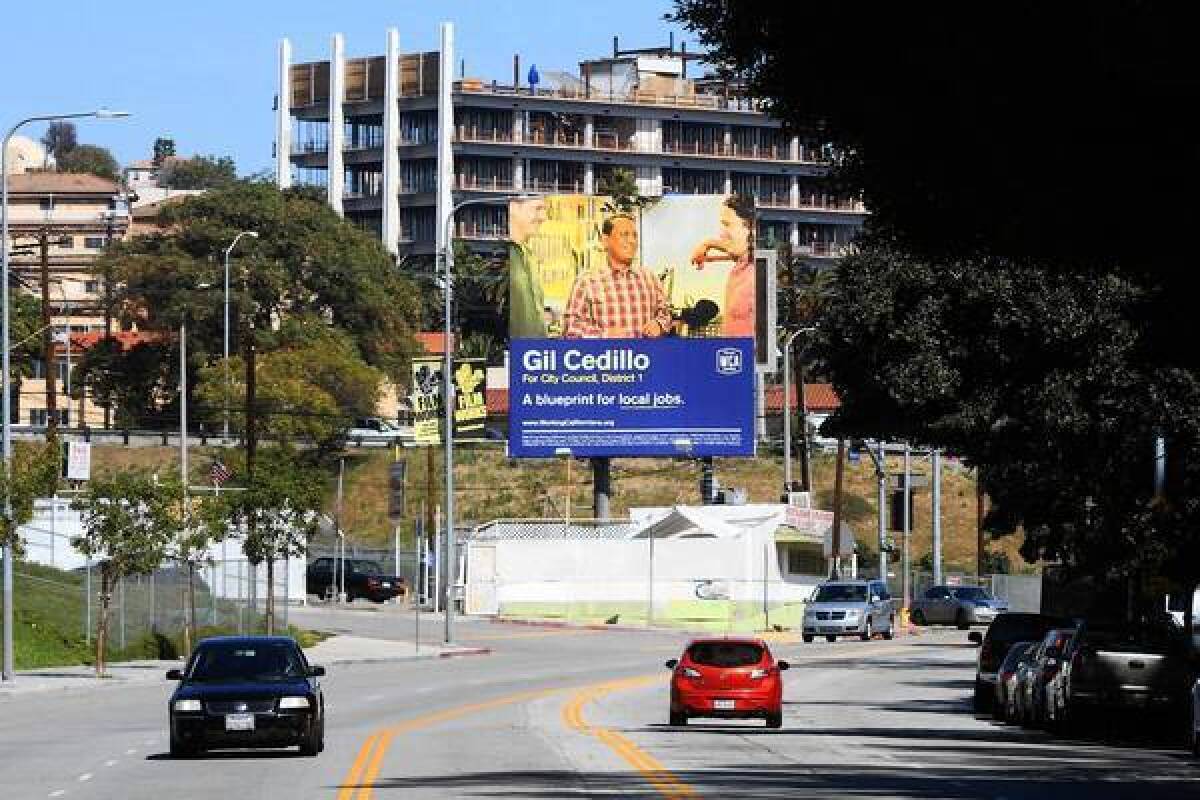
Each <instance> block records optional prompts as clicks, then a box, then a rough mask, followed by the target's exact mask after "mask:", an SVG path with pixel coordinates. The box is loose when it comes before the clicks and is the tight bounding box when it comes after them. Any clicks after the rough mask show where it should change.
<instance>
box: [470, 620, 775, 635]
mask: <svg viewBox="0 0 1200 800" xmlns="http://www.w3.org/2000/svg"><path fill="white" fill-rule="evenodd" d="M490 622H491V623H492V624H493V625H523V626H526V627H530V628H556V629H564V630H574V631H617V632H620V633H677V634H682V635H685V636H711V635H713V632H712V631H706V630H702V629H699V628H666V627H659V626H657V625H656V626H654V627H653V628H647V627H646V626H645V625H620V624H617V625H607V624H604V623H597V622H581V623H575V622H563V621H561V620H556V619H545V620H542V619H513V618H503V617H493V618H492V619H491V620H490ZM757 633H760V632H755V633H748V634H745V635H747V636H754V635H757Z"/></svg>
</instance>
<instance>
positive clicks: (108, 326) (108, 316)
mask: <svg viewBox="0 0 1200 800" xmlns="http://www.w3.org/2000/svg"><path fill="white" fill-rule="evenodd" d="M112 229H113V222H112V217H111V216H108V217H106V220H105V224H104V248H105V250H107V249H108V246H109V245H111V244H112ZM104 346H105V347H108V348H111V347H112V266H111V264H110V263H109V260H108V259H104ZM111 427H112V398H111V397H110V398H108V401H107V402H106V403H105V404H104V429H105V430H108V429H109V428H111Z"/></svg>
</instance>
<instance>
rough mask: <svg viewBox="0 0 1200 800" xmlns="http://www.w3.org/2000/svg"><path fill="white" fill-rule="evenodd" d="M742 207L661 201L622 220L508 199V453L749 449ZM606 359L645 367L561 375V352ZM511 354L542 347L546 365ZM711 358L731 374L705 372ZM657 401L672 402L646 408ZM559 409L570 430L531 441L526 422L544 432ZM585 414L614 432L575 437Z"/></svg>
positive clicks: (605, 210)
mask: <svg viewBox="0 0 1200 800" xmlns="http://www.w3.org/2000/svg"><path fill="white" fill-rule="evenodd" d="M753 209H754V205H753V202H752V201H751V200H749V199H747V198H739V197H731V196H725V195H672V196H666V197H662V198H657V199H654V200H652V201H650V202H648V203H646V204H645V205H644V206H643V207H641V208H637V209H634V210H632V211H629V210H618V209H616V208H615V207H614V205H613V203H612V201H611V200H610V199H608V198H604V197H595V196H587V195H550V196H546V197H541V198H535V199H523V200H517V201H513V202H512V203H511V204H510V207H509V231H510V238H511V242H510V246H509V334H510V338H511V341H512V350H513V354H512V358H511V359H510V378H509V386H510V390H509V391H510V404H509V407H510V426H509V432H510V433H509V450H510V453H511V454H513V455H514V456H522V455H529V456H533V455H545V454H547V452H549V453H550V454H553V451H554V450H555V449H559V450H562V449H568V450H570V451H571V452H572V453H573V454H575V455H580V456H590V455H596V456H599V455H627V456H637V455H646V456H649V455H671V454H675V455H677V454H679V452H680V447H685V448H687V450H688V452H690V453H691V454H694V455H750V454H752V453H753V437H752V435H751V432H752V428H753V402H754V399H753V398H754V389H753V370H754V365H755V352H756V349H762V348H761V347H759V348H756V339H763V338H765V330H763V328H764V326H762V325H761V323H760V321H759V319H758V316H759V315H758V311H759V308H758V307H759V306H760V305H761V298H760V295H761V292H760V291H759V286H758V284H759V282H760V281H759V276H758V272H760V271H761V267H760V265H759V264H758V263H757V262H756V260H755V251H754V215H753ZM760 330H763V334H762V335H759V332H760ZM609 351H611V352H623V353H631V354H632V356H631V358H635V360H636V361H637V363H641V358H642V357H645V358H646V359H648V362H647V363H648V364H650V365H651V366H647V367H646V368H644V369H642V368H638V367H636V365H633V362H630V365H624V366H622V367H621V368H620V369H619V370H617V371H616V372H615V373H614V372H613V371H611V370H606V369H603V368H598V369H594V370H589V369H588V368H586V367H583V368H580V369H578V370H573V369H571V368H570V367H569V366H567V364H568V361H569V358H568V357H569V356H570V354H571V353H581V354H583V356H588V355H599V354H602V353H603V352H609ZM518 352H519V353H522V354H529V356H530V357H531V358H535V357H536V354H537V353H539V352H544V353H546V354H548V355H547V358H550V359H551V360H553V361H554V363H555V365H556V366H555V367H553V368H545V367H544V366H541V367H535V366H534V365H533V363H532V362H530V361H528V360H526V359H525V358H524V357H521V358H518V357H517V353H518ZM721 354H724V355H721ZM581 357H582V356H581ZM721 358H725V359H726V360H727V361H728V362H729V363H733V361H734V360H739V361H738V363H739V364H740V366H741V367H742V368H743V370H744V371H743V372H741V373H738V374H739V375H740V376H741V377H739V378H738V379H736V380H732V379H730V378H731V377H732V375H721V374H720V373H715V372H714V369H715V368H714V366H713V365H715V364H717V363H718V361H719V360H720V359H721ZM585 360H586V359H585ZM543 363H544V362H543ZM685 365H686V367H685ZM627 367H628V368H627ZM588 375H590V376H591V377H587V376H588ZM717 378H721V379H720V380H718V379H717ZM621 380H630V381H633V382H634V383H635V384H636V386H630V385H621V384H620V383H619V381H621ZM587 381H594V384H593V385H592V386H588V385H587ZM531 387H536V388H537V390H538V391H537V392H533V393H532V394H531V393H530V391H529V390H530V389H531ZM581 387H582V388H589V389H594V391H593V392H592V393H591V394H589V395H587V397H588V398H590V399H585V398H584V397H583V396H578V397H577V396H576V393H577V391H578V390H579V389H580V388H581ZM617 389H620V390H621V391H610V390H617ZM633 389H637V390H638V391H637V392H634V391H632V390H633ZM712 392H720V394H719V395H714V394H712ZM518 395H520V396H519V397H518ZM668 397H675V398H680V399H684V400H686V401H685V402H679V403H677V404H674V405H672V404H671V403H670V402H659V401H664V400H665V399H666V398H668ZM555 398H557V399H555ZM646 398H649V404H644V403H642V402H641V400H644V399H646ZM524 400H529V403H528V404H523V402H524ZM560 403H567V404H568V405H567V406H564V405H560ZM586 403H591V405H587V404H586ZM718 407H719V408H721V409H724V411H725V412H726V415H725V416H726V419H731V420H738V421H739V424H740V422H741V421H742V420H746V427H745V429H744V430H742V429H739V430H738V431H737V432H736V435H735V434H734V433H732V432H730V431H726V430H724V429H725V428H728V427H729V425H728V424H725V425H718V424H716V422H717V420H716V418H715V417H714V418H710V417H709V414H708V412H709V410H710V409H716V408H718ZM564 408H567V409H570V410H571V414H570V415H568V416H569V421H570V426H568V427H570V428H571V430H574V431H576V432H578V433H580V435H578V436H572V435H568V433H569V431H567V430H560V431H558V433H557V434H556V435H554V436H550V435H548V434H546V435H543V434H538V435H536V436H535V435H534V433H533V432H534V431H535V430H536V429H537V428H538V427H539V421H540V423H544V424H545V426H546V428H547V429H553V428H555V427H556V426H558V425H560V423H565V421H566V420H567V418H565V417H562V415H561V414H560V413H559V412H561V411H563V410H564ZM648 411H653V413H647V412H648ZM539 415H542V416H539ZM589 415H590V416H589ZM627 415H632V416H628V418H626V417H627ZM717 416H718V417H719V416H720V415H717ZM588 419H591V420H592V421H593V422H597V423H601V422H602V423H603V425H606V426H609V427H608V428H607V429H606V430H611V431H614V432H620V435H617V436H609V435H607V434H604V433H603V430H601V429H595V428H589V427H588V424H587V421H588ZM635 420H637V421H635ZM644 423H645V424H644ZM649 428H654V429H655V430H657V431H658V433H661V434H662V435H657V434H655V435H651V431H650V430H649ZM718 428H720V429H721V431H720V435H717V432H716V431H717V429H718ZM585 430H586V431H588V432H587V433H586V435H583V432H584V431H585ZM672 431H674V432H679V433H680V435H679V436H669V435H667V434H668V433H670V432H672ZM702 433H703V435H701V434H702ZM693 434H694V435H693ZM710 434H711V435H710ZM543 441H546V442H549V441H558V442H563V443H562V444H559V445H557V447H551V446H549V445H542V444H539V442H543ZM547 448H549V450H548V451H547Z"/></svg>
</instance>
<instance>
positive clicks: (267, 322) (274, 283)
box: [96, 183, 420, 383]
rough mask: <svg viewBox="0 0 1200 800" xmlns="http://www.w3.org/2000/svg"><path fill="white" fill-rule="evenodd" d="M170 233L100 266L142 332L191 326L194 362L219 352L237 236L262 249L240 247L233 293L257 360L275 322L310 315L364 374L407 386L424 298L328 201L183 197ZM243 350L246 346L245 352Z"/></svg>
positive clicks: (243, 189) (257, 186)
mask: <svg viewBox="0 0 1200 800" xmlns="http://www.w3.org/2000/svg"><path fill="white" fill-rule="evenodd" d="M163 215H164V218H165V222H166V224H167V225H168V229H169V230H170V232H169V233H165V234H157V235H152V236H142V237H135V238H133V239H130V240H127V241H124V242H120V243H117V244H116V245H114V246H113V247H112V248H111V253H109V254H107V255H106V260H102V261H101V263H99V264H98V265H97V267H96V269H97V271H98V274H102V273H103V271H104V270H105V268H106V267H107V268H110V269H111V271H112V274H113V280H114V284H115V285H117V286H120V287H122V288H121V289H120V290H119V291H118V292H117V302H118V305H119V306H120V307H121V308H122V312H121V315H122V318H123V319H126V320H128V321H129V322H131V323H133V322H136V323H137V324H138V327H139V328H140V329H142V330H152V331H174V330H177V329H178V327H179V322H180V320H181V318H182V317H183V315H184V313H187V315H188V335H189V344H191V345H193V346H194V348H195V349H196V352H197V353H204V354H213V353H219V352H221V342H222V336H223V333H224V327H223V317H222V301H223V295H222V293H221V292H198V291H197V290H196V287H197V286H199V285H201V284H209V285H211V286H219V285H221V284H222V283H223V281H224V274H223V266H222V263H221V258H220V256H221V254H222V253H223V251H224V249H225V248H226V247H228V246H229V243H230V242H231V241H232V240H233V237H234V236H235V235H236V234H237V233H238V231H243V230H254V231H257V232H258V233H259V238H258V239H253V240H247V239H244V240H243V241H242V242H241V243H240V244H239V245H238V253H237V257H236V260H235V261H234V262H233V266H234V269H235V272H234V273H233V275H232V285H233V287H234V288H235V289H236V290H237V291H236V294H235V296H234V309H235V317H234V319H235V320H237V319H242V320H247V319H249V318H250V317H251V316H252V317H253V319H254V323H255V324H254V328H255V330H256V333H255V337H256V340H257V342H258V346H259V350H260V352H261V351H262V350H263V348H264V347H269V345H270V343H271V335H270V333H269V332H270V330H271V329H272V327H273V324H272V323H273V322H279V321H280V320H286V319H288V318H291V317H300V316H304V315H313V316H315V317H318V318H320V319H322V320H324V321H325V322H326V323H327V324H329V325H331V326H332V327H334V328H338V329H341V330H343V331H345V332H346V333H347V334H348V335H349V336H350V338H351V339H352V340H353V343H354V346H355V348H356V349H357V351H358V353H359V354H360V356H361V357H362V358H363V360H365V361H366V362H367V364H369V365H371V366H373V367H376V368H378V369H381V370H383V371H384V372H385V373H386V374H387V375H388V377H389V378H390V379H391V380H392V381H393V382H396V383H404V382H406V375H407V372H408V363H409V361H408V359H409V356H410V354H411V353H412V352H413V350H414V348H415V344H414V341H413V339H412V332H413V331H414V330H415V329H416V326H417V325H418V324H419V320H420V308H419V301H418V297H419V293H418V292H417V290H416V289H415V288H414V287H413V285H412V284H411V283H410V282H409V281H408V280H406V279H405V278H404V277H402V276H401V275H400V273H399V271H398V270H397V269H396V266H395V263H394V260H393V259H392V257H391V255H390V254H389V253H388V252H387V250H385V249H384V247H383V245H382V244H381V243H380V242H379V241H378V240H377V239H375V238H374V237H373V236H371V235H370V234H368V233H366V232H364V231H362V230H360V229H359V228H357V227H356V226H354V225H353V224H352V223H349V222H347V221H346V220H344V219H342V218H341V217H339V216H338V215H337V214H335V213H334V212H333V211H332V210H331V209H330V208H329V207H328V205H327V204H326V203H325V201H324V198H323V196H322V195H320V194H318V193H316V192H313V191H311V190H308V189H293V190H286V191H280V190H279V189H277V188H276V187H274V186H271V185H268V184H263V183H238V184H236V185H234V186H231V187H229V188H227V189H221V190H215V191H211V192H207V193H205V194H203V195H197V196H194V197H188V198H186V199H184V200H183V201H182V202H180V203H178V204H174V205H172V206H169V207H168V208H167V209H165V210H164V212H163ZM244 344H245V342H242V345H243V346H242V347H240V348H239V349H241V350H244V349H245V347H244Z"/></svg>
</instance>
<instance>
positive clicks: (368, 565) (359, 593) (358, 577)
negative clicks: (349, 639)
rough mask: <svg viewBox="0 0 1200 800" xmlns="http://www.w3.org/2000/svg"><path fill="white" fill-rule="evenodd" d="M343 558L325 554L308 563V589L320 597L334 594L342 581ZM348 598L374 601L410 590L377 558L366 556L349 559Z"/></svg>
mask: <svg viewBox="0 0 1200 800" xmlns="http://www.w3.org/2000/svg"><path fill="white" fill-rule="evenodd" d="M340 564H341V562H340V560H339V559H336V558H329V557H322V558H318V559H316V560H314V561H313V562H312V563H311V564H309V565H308V570H307V571H306V572H305V581H304V583H305V591H306V592H308V594H315V595H317V596H318V597H327V598H329V597H334V596H336V595H337V586H338V585H339V582H340V580H341V574H340V573H341V567H340ZM345 565H346V577H345V581H346V600H348V601H350V602H353V601H355V600H357V599H358V598H360V597H365V598H367V599H368V600H370V601H372V602H375V603H382V602H384V601H386V600H391V599H392V598H393V597H398V596H400V595H403V594H404V593H405V592H406V591H407V589H406V587H405V584H404V579H403V578H401V577H399V576H396V575H391V574H388V573H387V572H384V569H383V567H382V566H380V564H379V562H378V561H372V560H371V559H366V558H347V559H345Z"/></svg>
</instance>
